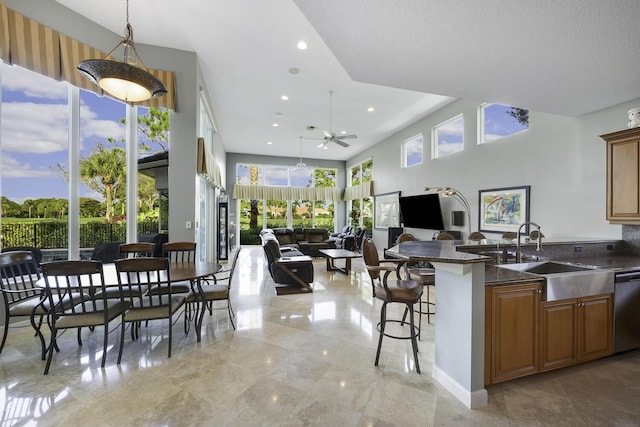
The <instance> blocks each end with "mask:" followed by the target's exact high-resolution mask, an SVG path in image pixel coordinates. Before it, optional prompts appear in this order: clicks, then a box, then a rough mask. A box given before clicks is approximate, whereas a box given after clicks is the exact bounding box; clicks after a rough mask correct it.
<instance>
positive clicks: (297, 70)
mask: <svg viewBox="0 0 640 427" xmlns="http://www.w3.org/2000/svg"><path fill="white" fill-rule="evenodd" d="M299 72H300V69H299V68H296V67H291V68H289V74H298V73H299Z"/></svg>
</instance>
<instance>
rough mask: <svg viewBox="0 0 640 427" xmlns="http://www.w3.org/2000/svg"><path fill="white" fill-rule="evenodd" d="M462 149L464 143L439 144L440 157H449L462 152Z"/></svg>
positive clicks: (442, 142)
mask: <svg viewBox="0 0 640 427" xmlns="http://www.w3.org/2000/svg"><path fill="white" fill-rule="evenodd" d="M462 149H463V143H462V141H458V142H447V141H440V143H439V144H438V157H444V156H448V155H449V154H453V153H457V152H458V151H462Z"/></svg>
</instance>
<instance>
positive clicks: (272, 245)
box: [262, 233, 313, 286]
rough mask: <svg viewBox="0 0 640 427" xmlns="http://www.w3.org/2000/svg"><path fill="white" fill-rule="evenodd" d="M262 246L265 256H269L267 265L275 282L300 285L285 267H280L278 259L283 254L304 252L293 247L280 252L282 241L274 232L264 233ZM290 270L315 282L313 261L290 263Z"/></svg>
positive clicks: (308, 280)
mask: <svg viewBox="0 0 640 427" xmlns="http://www.w3.org/2000/svg"><path fill="white" fill-rule="evenodd" d="M262 248H263V249H264V254H265V257H266V258H267V265H268V268H269V274H271V278H272V279H273V281H274V282H276V283H279V284H284V285H295V286H299V285H300V284H299V283H297V282H296V281H295V279H294V278H293V277H291V276H289V275H288V274H287V273H286V272H285V271H284V270H283V269H282V267H280V266H279V265H278V264H277V263H276V261H277V260H279V259H280V257H282V256H287V257H293V256H301V255H303V254H302V252H300V251H299V250H297V249H295V248H291V249H289V250H287V251H285V252H284V254H283V253H281V252H280V243H279V242H278V239H277V238H276V236H275V235H274V234H272V233H264V234H263V235H262ZM288 267H289V270H291V271H292V272H293V273H294V274H295V275H297V276H298V277H299V278H300V279H301V280H302V281H303V282H305V283H312V282H313V262H311V261H300V262H296V263H291V264H288Z"/></svg>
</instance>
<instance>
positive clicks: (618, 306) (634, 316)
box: [613, 271, 640, 353]
mask: <svg viewBox="0 0 640 427" xmlns="http://www.w3.org/2000/svg"><path fill="white" fill-rule="evenodd" d="M613 331H614V332H613V352H614V353H619V352H621V351H627V350H633V349H635V348H640V271H631V272H620V273H616V275H615V298H614V315H613Z"/></svg>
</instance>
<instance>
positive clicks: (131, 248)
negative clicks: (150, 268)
mask: <svg viewBox="0 0 640 427" xmlns="http://www.w3.org/2000/svg"><path fill="white" fill-rule="evenodd" d="M150 256H153V243H150V242H136V243H122V244H121V245H120V257H121V258H139V257H150Z"/></svg>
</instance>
